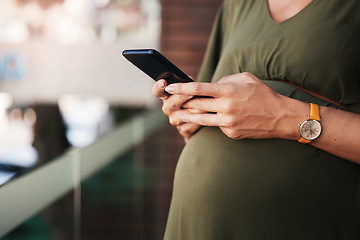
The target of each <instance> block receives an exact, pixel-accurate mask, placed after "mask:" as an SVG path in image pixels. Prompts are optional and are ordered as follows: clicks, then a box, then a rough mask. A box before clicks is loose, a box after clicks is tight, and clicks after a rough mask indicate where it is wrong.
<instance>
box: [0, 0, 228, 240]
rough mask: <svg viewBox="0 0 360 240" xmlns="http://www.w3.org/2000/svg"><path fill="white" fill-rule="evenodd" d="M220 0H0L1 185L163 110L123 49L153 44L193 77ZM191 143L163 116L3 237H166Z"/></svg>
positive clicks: (149, 83)
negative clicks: (180, 165) (181, 160)
mask: <svg viewBox="0 0 360 240" xmlns="http://www.w3.org/2000/svg"><path fill="white" fill-rule="evenodd" d="M221 2H222V0H197V1H192V0H182V1H179V0H1V3H0V192H1V190H2V188H3V187H5V186H6V185H7V184H10V183H11V182H12V181H15V180H16V179H19V178H21V177H23V176H26V174H29V173H30V172H32V171H35V170H36V169H38V168H41V167H42V166H44V165H46V164H50V163H51V161H53V160H54V159H55V158H57V157H61V156H62V155H63V154H64V153H65V152H66V151H68V150H69V149H73V148H84V147H87V146H91V145H92V144H94V143H96V142H97V141H101V139H102V138H103V137H105V136H106V135H107V134H110V133H111V132H113V131H114V130H115V129H117V128H118V127H119V126H121V125H122V124H123V123H124V122H125V121H131V119H133V118H134V117H136V116H138V115H139V114H142V113H143V112H146V111H149V110H151V109H160V108H161V104H160V102H159V101H158V100H156V99H155V98H154V97H153V96H152V93H151V88H152V85H153V81H152V80H151V79H150V78H148V77H147V76H146V75H145V74H143V73H142V72H140V71H139V70H137V69H136V68H135V67H134V66H132V65H131V64H130V63H128V62H127V61H126V60H125V59H124V58H123V57H122V55H121V52H122V51H123V50H124V49H128V48H155V49H158V50H160V51H161V52H162V53H163V54H164V55H165V56H166V57H168V58H169V59H170V60H171V61H172V62H173V63H175V64H176V65H178V66H179V67H180V68H181V69H182V70H183V71H184V72H185V73H187V74H189V75H191V76H196V75H197V73H198V71H199V67H200V64H201V61H202V58H203V55H204V51H205V48H206V44H207V40H208V37H209V34H210V30H211V26H212V23H213V20H214V18H215V15H216V11H217V9H218V7H219V5H220V4H221ZM127 137H128V136H120V138H127ZM183 145H184V143H183V141H182V139H181V137H180V136H179V135H178V134H177V132H176V129H174V128H173V127H171V126H169V124H168V123H167V122H164V123H163V124H162V125H161V127H160V128H158V129H157V130H156V131H155V132H153V133H151V134H150V135H148V136H144V138H143V139H142V140H141V142H140V144H136V145H134V146H132V147H131V149H130V150H127V151H126V152H125V153H122V154H121V155H119V156H117V157H115V158H114V159H113V160H112V161H111V163H109V164H107V165H106V166H104V167H103V168H101V169H99V170H98V171H97V172H96V173H94V174H92V175H91V176H90V177H88V178H87V179H86V180H85V181H83V182H82V183H81V187H80V188H78V189H74V190H73V191H70V192H68V193H66V194H65V195H64V196H62V197H61V198H59V199H57V200H56V201H55V202H53V203H52V204H51V205H50V206H47V207H45V208H44V209H42V210H41V212H39V213H37V214H36V215H34V216H32V217H31V218H30V219H28V220H26V221H25V222H24V223H22V224H21V225H20V226H17V227H16V228H15V229H14V230H12V231H11V232H9V233H7V234H6V235H4V236H0V239H130V240H131V239H134V240H140V239H162V236H163V232H164V229H165V224H166V218H167V213H168V209H169V205H170V200H171V191H172V179H173V175H174V171H175V167H176V162H177V158H178V156H179V154H180V152H181V149H182V147H183ZM29 191H30V192H29V194H31V190H29ZM79 191H80V193H79ZM79 194H80V195H81V198H78V197H77V196H79ZM76 199H80V203H76V204H75V201H76ZM0 204H1V201H0ZM23 204H25V205H26V200H24V202H23ZM76 206H81V211H80V210H79V209H76ZM0 207H5V208H6V206H3V205H2V206H0ZM5 217H6V216H0V218H5Z"/></svg>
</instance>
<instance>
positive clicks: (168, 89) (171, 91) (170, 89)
mask: <svg viewBox="0 0 360 240" xmlns="http://www.w3.org/2000/svg"><path fill="white" fill-rule="evenodd" d="M165 91H167V92H168V93H173V91H174V87H173V86H171V85H170V86H167V87H166V88H165Z"/></svg>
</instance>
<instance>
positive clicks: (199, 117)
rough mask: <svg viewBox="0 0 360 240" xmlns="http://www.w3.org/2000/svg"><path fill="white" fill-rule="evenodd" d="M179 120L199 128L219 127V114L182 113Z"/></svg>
mask: <svg viewBox="0 0 360 240" xmlns="http://www.w3.org/2000/svg"><path fill="white" fill-rule="evenodd" d="M180 118H181V120H182V121H183V122H185V123H195V124H199V125H201V126H221V125H220V122H219V114H211V113H208V114H189V113H182V114H181V115H180Z"/></svg>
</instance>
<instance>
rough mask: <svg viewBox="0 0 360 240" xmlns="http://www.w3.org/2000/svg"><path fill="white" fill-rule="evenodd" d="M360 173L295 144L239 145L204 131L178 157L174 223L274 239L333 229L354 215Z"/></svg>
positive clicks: (217, 132)
mask: <svg viewBox="0 0 360 240" xmlns="http://www.w3.org/2000/svg"><path fill="white" fill-rule="evenodd" d="M359 172H360V171H359V165H356V164H353V163H350V162H348V161H345V160H342V159H339V158H337V157H335V156H332V155H330V154H328V153H326V152H323V151H321V150H319V149H316V148H314V147H312V146H310V145H303V144H300V143H297V142H296V141H286V140H280V139H271V140H233V139H230V138H228V137H227V136H225V135H224V134H223V133H222V132H221V131H220V129H218V128H210V127H206V128H202V129H201V130H200V131H199V132H198V133H197V134H196V135H194V136H193V137H192V138H191V140H190V142H189V143H188V144H187V145H186V147H185V148H184V150H183V153H182V155H181V157H180V159H179V162H178V166H177V170H176V174H175V181H174V193H173V202H172V207H171V208H172V209H171V212H170V218H169V219H170V220H169V221H170V222H171V218H173V217H174V214H175V215H177V214H181V215H182V216H189V215H190V216H192V217H193V218H195V219H197V220H194V222H193V223H192V224H193V225H196V226H197V227H198V228H201V226H202V225H203V224H205V225H206V228H207V229H209V228H210V229H211V228H212V227H214V228H216V229H218V228H219V225H221V226H222V227H221V228H222V229H227V230H226V231H227V232H229V231H233V230H231V229H233V228H234V224H235V225H236V226H239V227H240V226H241V228H244V229H245V228H254V227H256V228H258V229H262V230H263V231H265V232H266V231H269V234H270V232H274V231H275V232H284V229H287V230H286V231H291V232H297V231H298V234H300V235H301V234H303V233H304V229H302V228H301V227H299V226H303V225H306V226H308V230H309V231H315V229H317V230H318V229H319V228H324V229H328V228H329V226H334V224H335V222H336V220H335V219H340V218H344V216H350V215H351V216H355V215H354V213H352V212H356V211H355V206H356V204H359V199H356V200H354V198H352V197H351V196H354V194H355V195H356V194H359V189H358V188H359V187H358V185H357V184H358V181H359ZM351 199H352V200H351ZM334 209H336V210H335V211H334ZM178 217H179V216H177V218H178ZM358 217H359V216H355V218H357V220H358V219H359V218H358ZM309 223H313V225H311V224H309ZM199 224H200V225H199ZM286 231H285V232H286ZM251 232H252V233H251V234H255V235H256V234H258V233H257V232H259V231H255V232H254V231H251ZM278 237H279V236H278ZM268 239H272V238H268Z"/></svg>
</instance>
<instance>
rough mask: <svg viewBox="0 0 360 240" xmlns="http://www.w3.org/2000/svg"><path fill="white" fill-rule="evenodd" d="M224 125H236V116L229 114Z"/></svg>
mask: <svg viewBox="0 0 360 240" xmlns="http://www.w3.org/2000/svg"><path fill="white" fill-rule="evenodd" d="M224 125H225V126H227V127H230V128H232V127H234V126H235V125H236V118H235V117H234V116H228V117H226V118H225V119H224Z"/></svg>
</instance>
